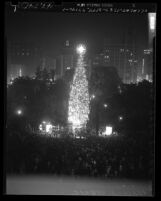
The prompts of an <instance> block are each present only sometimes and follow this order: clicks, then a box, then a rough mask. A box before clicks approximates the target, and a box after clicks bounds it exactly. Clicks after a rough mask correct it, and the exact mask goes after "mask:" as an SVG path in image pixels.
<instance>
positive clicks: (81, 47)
mask: <svg viewBox="0 0 161 201" xmlns="http://www.w3.org/2000/svg"><path fill="white" fill-rule="evenodd" d="M85 52H86V48H85V46H84V45H79V46H78V47H77V53H78V54H80V55H83V54H85Z"/></svg>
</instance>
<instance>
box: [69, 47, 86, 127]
mask: <svg viewBox="0 0 161 201" xmlns="http://www.w3.org/2000/svg"><path fill="white" fill-rule="evenodd" d="M77 51H78V53H79V56H78V61H77V66H76V69H75V74H74V77H73V83H72V85H71V91H70V96H69V106H68V121H69V123H71V124H72V128H73V131H74V130H75V129H82V128H85V127H86V124H87V121H88V115H89V92H88V80H87V75H86V69H85V61H84V53H85V48H84V47H83V46H79V48H78V50H77Z"/></svg>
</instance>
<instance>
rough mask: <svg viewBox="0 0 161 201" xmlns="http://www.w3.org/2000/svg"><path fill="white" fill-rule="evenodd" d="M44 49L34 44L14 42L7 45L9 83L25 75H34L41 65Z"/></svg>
mask: <svg viewBox="0 0 161 201" xmlns="http://www.w3.org/2000/svg"><path fill="white" fill-rule="evenodd" d="M41 58H42V49H41V48H40V47H38V46H36V45H35V44H33V43H28V42H23V43H22V42H12V41H8V43H7V82H9V81H10V79H11V78H12V79H13V78H16V77H18V76H19V75H20V74H19V73H20V71H21V76H23V75H29V76H31V75H33V74H34V72H35V69H36V67H37V66H38V65H39V64H40V62H41Z"/></svg>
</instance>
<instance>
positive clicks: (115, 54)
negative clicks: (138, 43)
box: [92, 44, 138, 84]
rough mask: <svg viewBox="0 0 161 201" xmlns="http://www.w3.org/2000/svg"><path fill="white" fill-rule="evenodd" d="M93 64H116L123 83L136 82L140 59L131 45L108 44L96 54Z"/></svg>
mask: <svg viewBox="0 0 161 201" xmlns="http://www.w3.org/2000/svg"><path fill="white" fill-rule="evenodd" d="M92 65H93V66H107V67H108V66H114V67H115V68H116V69H117V72H118V74H119V76H120V78H121V79H122V81H123V83H127V84H129V83H131V82H132V83H135V82H136V77H137V67H138V59H137V54H136V51H133V48H132V47H131V46H123V45H122V44H118V45H108V44H106V45H105V46H104V49H103V50H102V52H101V53H99V54H97V55H95V56H94V58H93V60H92Z"/></svg>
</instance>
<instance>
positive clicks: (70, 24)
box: [5, 9, 148, 55]
mask: <svg viewBox="0 0 161 201" xmlns="http://www.w3.org/2000/svg"><path fill="white" fill-rule="evenodd" d="M5 26H6V35H7V40H11V41H24V42H27V41H29V42H34V43H36V44H39V45H40V46H41V47H42V48H43V50H44V51H45V52H46V53H47V54H49V55H50V54H54V53H55V54H57V53H58V52H59V49H60V46H61V45H62V43H63V42H64V41H65V40H67V39H69V40H71V41H74V42H76V43H77V42H85V43H86V44H87V47H88V49H91V50H98V49H99V48H101V47H102V46H103V39H104V38H105V37H106V38H107V40H108V41H110V43H112V44H120V43H121V42H122V39H123V35H124V33H127V30H128V29H129V30H131V31H132V32H133V33H134V35H135V37H136V38H135V40H136V45H139V46H143V47H146V46H147V42H148V17H147V14H140V15H139V14H108V13H107V14H89V13H86V14H84V13H83V14H73V13H68V14H67V13H55V12H38V11H32V12H31V11H26V12H24V11H21V12H20V11H17V12H16V13H14V12H13V9H6V17H5Z"/></svg>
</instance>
